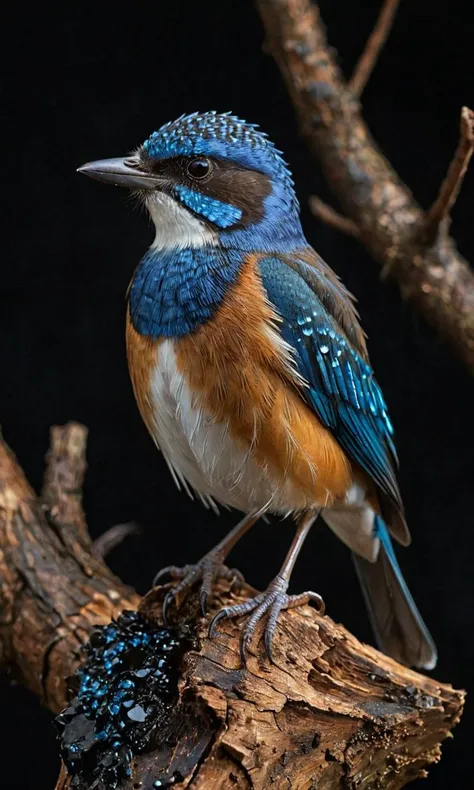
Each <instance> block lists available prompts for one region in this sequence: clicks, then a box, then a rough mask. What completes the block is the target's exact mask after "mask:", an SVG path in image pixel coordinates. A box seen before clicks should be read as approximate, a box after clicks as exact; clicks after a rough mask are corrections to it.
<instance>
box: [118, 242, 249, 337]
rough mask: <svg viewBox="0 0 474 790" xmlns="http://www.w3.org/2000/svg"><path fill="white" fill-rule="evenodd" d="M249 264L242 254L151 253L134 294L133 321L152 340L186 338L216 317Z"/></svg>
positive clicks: (139, 273) (135, 281)
mask: <svg viewBox="0 0 474 790" xmlns="http://www.w3.org/2000/svg"><path fill="white" fill-rule="evenodd" d="M243 261H244V253H243V252H241V251H239V250H232V249H231V250H223V249H221V248H218V247H200V248H197V249H184V250H159V251H157V250H149V251H148V253H147V254H146V255H145V257H144V258H143V259H142V261H141V262H140V264H139V266H138V268H137V270H136V272H135V275H134V277H133V280H132V284H131V286H130V291H129V303H130V317H131V321H132V324H133V326H134V328H135V329H136V331H137V332H139V334H141V335H146V336H148V337H153V338H158V337H183V336H184V335H187V334H189V333H190V332H193V331H195V330H196V329H197V328H198V327H199V326H201V325H202V324H204V323H205V322H206V321H208V320H209V319H210V318H212V316H213V314H214V313H215V311H216V310H217V308H218V307H219V305H220V304H221V303H222V300H223V298H224V296H225V294H226V292H227V290H228V288H229V287H230V286H231V285H232V284H233V283H234V282H235V280H236V278H237V275H238V273H239V271H240V268H241V266H242V263H243Z"/></svg>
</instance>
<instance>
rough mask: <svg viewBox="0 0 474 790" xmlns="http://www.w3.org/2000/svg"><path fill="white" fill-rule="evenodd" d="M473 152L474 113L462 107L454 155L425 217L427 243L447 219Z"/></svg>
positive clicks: (434, 237)
mask: <svg viewBox="0 0 474 790" xmlns="http://www.w3.org/2000/svg"><path fill="white" fill-rule="evenodd" d="M473 150H474V112H473V111H472V110H470V109H469V107H463V108H462V110H461V122H460V128H459V143H458V147H457V149H456V153H455V154H454V157H453V159H452V161H451V164H450V165H449V169H448V172H447V175H446V178H445V179H444V181H443V183H442V184H441V187H440V190H439V194H438V197H437V198H436V200H435V202H434V203H433V205H432V206H431V208H430V210H429V211H428V213H427V215H426V219H425V233H426V236H427V240H428V242H429V243H432V242H433V241H434V240H435V239H436V236H437V235H438V233H439V231H440V227H441V225H442V223H443V222H445V221H446V220H447V219H448V218H449V213H450V211H451V209H452V207H453V206H454V203H455V202H456V198H457V196H458V194H459V190H460V189H461V186H462V182H463V181H464V176H465V175H466V170H467V168H468V165H469V161H470V159H471V156H472V152H473Z"/></svg>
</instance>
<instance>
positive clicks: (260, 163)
mask: <svg viewBox="0 0 474 790" xmlns="http://www.w3.org/2000/svg"><path fill="white" fill-rule="evenodd" d="M143 147H144V149H145V151H146V153H147V154H148V155H149V156H150V157H152V158H153V159H167V158H169V157H173V156H192V155H194V154H202V155H204V156H212V157H216V158H222V159H227V160H231V161H234V162H236V163H237V164H240V165H242V166H243V167H247V168H251V169H254V170H260V171H261V172H263V173H266V174H267V175H268V176H270V177H271V178H278V179H281V180H282V181H284V183H285V186H286V187H287V188H288V190H289V191H293V180H292V178H291V174H290V171H289V169H288V167H287V165H286V163H285V161H284V159H283V158H282V156H281V151H279V150H278V149H277V148H275V146H274V144H273V143H272V142H271V141H270V140H269V139H268V137H267V135H266V134H265V133H264V132H260V131H259V130H258V128H257V125H256V124H253V123H246V122H245V121H242V120H241V119H240V118H237V117H236V116H235V115H230V114H229V113H222V114H219V113H216V112H215V111H211V112H204V113H199V112H195V113H192V114H191V115H182V116H181V117H180V118H178V119H177V120H176V121H170V122H169V123H165V125H164V126H162V127H161V129H159V130H158V131H157V132H153V134H152V135H151V136H150V137H149V138H148V140H147V141H146V142H145V143H144V146H143Z"/></svg>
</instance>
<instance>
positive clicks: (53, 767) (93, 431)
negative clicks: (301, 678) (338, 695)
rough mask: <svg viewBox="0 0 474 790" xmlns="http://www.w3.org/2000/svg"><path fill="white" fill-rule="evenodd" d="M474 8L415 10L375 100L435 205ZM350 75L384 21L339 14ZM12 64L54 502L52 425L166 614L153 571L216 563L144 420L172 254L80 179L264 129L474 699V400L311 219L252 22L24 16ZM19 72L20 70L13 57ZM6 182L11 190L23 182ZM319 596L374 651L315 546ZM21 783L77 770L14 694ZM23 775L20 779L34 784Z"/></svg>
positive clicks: (242, 16)
mask: <svg viewBox="0 0 474 790" xmlns="http://www.w3.org/2000/svg"><path fill="white" fill-rule="evenodd" d="M470 5H471V4H470V3H469V2H468V0H464V1H463V0H451V2H450V3H449V4H445V3H443V4H441V3H438V4H436V3H432V2H431V1H430V0H418V2H416V3H413V2H411V3H410V2H405V3H402V8H401V11H400V13H399V16H398V19H397V21H396V24H395V27H394V30H393V33H392V35H391V38H390V40H389V42H388V44H387V46H386V48H385V51H384V53H383V55H382V57H381V59H380V63H379V65H378V67H377V70H376V72H375V74H374V75H373V77H372V79H371V80H370V83H369V85H368V87H367V90H366V92H365V94H364V111H365V115H366V118H367V121H368V123H369V125H370V127H371V129H372V131H373V133H374V135H375V138H376V139H377V140H378V141H379V143H380V145H381V147H382V149H383V151H384V152H385V153H386V155H387V156H388V157H389V159H390V160H391V161H392V163H393V164H394V166H395V167H396V169H397V170H398V171H399V172H400V173H401V175H402V177H403V178H404V179H405V180H406V181H407V183H408V184H409V185H410V187H411V188H412V189H413V191H414V194H415V195H416V197H417V199H418V200H419V201H420V202H421V203H422V204H423V205H424V206H427V205H429V203H430V201H431V200H432V199H433V197H434V195H435V193H436V191H437V188H438V184H439V182H440V179H441V178H442V177H443V174H444V172H445V169H446V166H447V162H448V160H449V158H450V156H451V154H452V151H453V150H454V147H455V145H456V142H457V127H458V117H459V110H460V107H461V105H462V104H465V103H466V104H468V103H471V106H472V102H474V95H473V82H472V75H473V70H472V27H471V25H470V24H469V22H470V20H469V19H468V18H467V14H468V11H469V7H470ZM321 7H322V11H323V15H324V18H325V20H326V23H327V25H328V28H329V36H330V40H331V42H332V44H333V45H335V46H336V47H337V48H338V49H339V53H340V57H341V62H342V65H343V68H344V70H345V71H346V73H350V70H351V67H352V65H353V64H354V62H355V59H356V58H357V55H358V53H359V52H360V50H361V48H362V46H363V44H364V39H365V37H366V35H367V33H368V32H369V30H370V27H371V25H372V23H373V21H374V19H375V16H376V13H377V10H378V7H379V0H370V2H369V0H365V2H364V3H362V4H360V3H359V4H354V3H353V2H350V0H337V2H331V1H330V0H324V1H323V2H322V3H321ZM4 30H5V31H6V33H7V37H8V45H9V47H11V59H10V60H9V63H8V70H7V72H6V74H5V79H4V81H3V87H2V109H3V111H4V120H3V122H2V126H3V128H4V129H6V131H7V133H8V135H9V140H8V141H7V142H6V143H5V144H4V147H3V152H2V153H3V156H2V163H1V171H2V180H3V187H2V190H1V197H2V200H3V202H4V204H5V209H6V211H5V212H4V216H5V217H6V223H5V227H4V230H3V236H2V247H3V250H2V259H3V266H2V276H1V285H0V296H1V305H0V331H1V338H2V342H1V344H0V371H1V380H2V384H1V391H0V398H1V401H0V416H1V421H2V424H3V428H4V433H5V436H6V438H7V440H8V441H9V442H10V444H11V445H12V446H13V448H14V449H15V451H16V452H17V454H18V456H19V458H20V461H21V462H22V464H23V465H24V468H25V470H26V472H27V474H28V475H29V477H30V479H31V480H32V482H33V483H34V484H35V485H36V486H38V485H39V483H40V480H41V474H42V466H43V454H44V452H45V449H46V446H47V443H48V429H49V426H50V424H51V423H62V422H65V421H67V420H70V419H75V420H79V421H81V422H83V423H85V424H86V425H88V426H89V428H90V442H89V450H88V461H89V473H88V476H87V484H86V489H85V505H86V509H87V513H88V517H89V524H90V528H91V532H92V534H93V535H94V536H96V535H98V534H99V533H100V532H101V531H103V530H104V529H106V528H107V527H110V526H111V525H113V524H115V523H117V522H123V521H128V520H135V521H137V522H139V523H140V524H142V525H143V527H144V534H143V537H142V538H139V539H131V540H130V541H129V543H128V544H127V545H126V547H122V548H120V549H118V550H116V551H115V553H114V554H113V555H112V556H111V557H110V563H111V565H112V566H113V569H114V570H115V571H117V572H118V573H119V574H121V575H122V577H123V578H124V579H125V580H126V581H127V582H129V583H131V584H133V585H135V586H136V587H137V588H138V589H139V590H140V591H141V592H145V590H146V589H147V587H148V586H149V584H150V581H151V578H152V576H153V573H154V571H156V570H157V568H159V567H160V566H163V565H167V564H169V563H185V562H190V561H192V560H195V559H197V558H198V557H199V556H200V555H201V554H202V553H204V552H205V551H206V550H207V549H208V548H209V547H210V546H211V545H212V544H213V543H214V542H215V541H216V539H217V538H218V537H219V536H220V535H222V534H223V533H224V531H225V530H226V529H227V528H228V527H229V526H230V525H231V524H233V523H234V522H235V519H236V515H235V514H234V515H233V514H230V513H226V514H224V515H223V516H222V517H221V518H220V519H218V518H217V517H216V516H214V515H212V514H210V513H208V512H207V511H205V510H204V509H203V508H202V507H201V506H200V505H199V504H197V503H193V502H191V501H190V500H188V499H187V497H186V496H185V495H182V494H180V493H178V491H176V490H175V488H174V486H173V484H172V481H171V478H170V476H169V473H168V471H167V469H166V467H165V464H164V462H163V460H162V458H161V457H160V456H159V454H158V453H157V451H156V449H155V447H154V445H153V444H152V442H151V440H150V439H149V437H148V435H147V433H146V431H145V428H144V427H143V425H142V423H141V420H140V418H139V415H138V412H137V409H136V406H135V403H134V399H133V395H132V390H131V386H130V382H129V379H128V374H127V369H126V362H125V349H124V294H125V290H126V288H127V284H128V282H129V280H130V277H131V274H132V271H133V269H134V267H135V265H136V264H137V262H138V260H139V259H140V256H141V255H142V254H143V252H144V250H145V249H146V247H147V244H148V243H149V242H150V240H151V238H152V229H151V228H150V226H149V224H147V220H146V219H145V217H143V216H140V214H139V212H137V211H135V210H134V209H133V207H132V205H131V203H130V202H127V198H126V195H125V193H124V192H122V191H121V190H113V189H109V188H106V187H103V186H102V185H99V184H94V183H92V182H91V181H89V180H88V179H85V178H84V177H80V176H77V175H76V174H75V168H76V167H77V166H78V165H80V164H82V163H83V162H85V161H88V160H90V159H94V158H101V157H107V156H116V155H120V154H123V153H125V152H127V151H129V150H130V149H131V148H133V147H134V146H135V145H136V144H138V143H139V142H141V141H142V140H143V139H145V137H147V136H148V135H149V133H150V132H151V131H153V130H154V129H156V128H157V127H159V126H160V125H161V124H162V123H163V122H165V121H167V120H169V119H173V118H175V117H176V116H178V115H179V114H181V113H182V112H190V111H193V110H197V109H199V110H207V109H216V110H219V111H225V110H229V109H230V110H232V111H233V112H235V113H237V114H239V115H240V116H242V117H244V118H246V119H247V120H251V121H256V122H258V123H260V124H261V126H262V128H263V129H264V130H266V131H267V132H268V133H269V134H270V135H271V137H272V138H273V139H274V140H275V141H276V143H277V145H278V147H280V148H282V149H283V150H284V151H285V153H286V157H287V159H288V161H289V162H290V165H291V167H292V168H293V171H294V175H295V180H296V185H297V190H298V194H299V197H300V199H301V203H302V206H303V214H304V225H305V229H306V231H307V236H308V239H309V241H310V242H311V243H312V244H313V245H314V246H315V247H316V249H317V250H318V251H319V252H320V253H321V254H322V255H323V256H324V258H326V260H328V261H329V262H330V263H331V265H332V266H333V267H334V269H335V270H336V271H337V272H338V273H339V274H340V275H341V276H342V277H343V279H344V281H345V283H346V284H347V285H348V286H349V287H350V289H351V290H352V291H354V293H355V294H356V295H357V298H358V300H359V306H360V312H361V316H362V321H363V325H364V327H365V329H366V330H367V332H368V334H369V339H370V351H371V356H372V361H373V364H374V366H375V369H376V371H377V374H378V378H379V380H380V382H381V384H382V386H383V388H384V391H385V394H386V399H387V401H388V404H389V407H390V410H391V413H392V416H393V419H394V422H395V426H396V429H397V440H398V447H399V452H400V458H401V471H400V482H401V489H402V492H403V495H404V498H405V502H406V508H407V513H408V521H409V524H410V525H411V528H412V532H413V536H414V541H413V545H412V547H411V548H410V549H409V550H406V551H404V552H403V557H402V563H403V567H404V570H405V572H406V576H407V579H408V581H409V583H410V586H411V588H412V590H413V593H414V595H415V598H416V599H417V601H418V603H419V606H420V608H421V610H422V612H423V613H424V615H425V617H426V620H427V621H428V623H429V625H430V627H431V629H432V631H433V634H434V636H435V638H436V641H437V643H438V645H439V652H440V661H439V666H438V668H437V669H436V671H435V676H436V677H437V678H439V679H440V680H443V681H450V682H452V683H453V684H454V685H455V686H457V687H468V688H469V687H470V686H471V682H470V681H471V678H472V674H473V672H472V665H473V659H474V635H473V626H474V615H473V606H474V593H473V582H472V578H473V573H472V560H473V545H472V537H471V535H472V514H471V495H472V485H473V474H474V462H473V451H472V444H473V442H472V440H473V431H472V411H473V395H474V387H473V382H472V379H471V378H470V377H469V376H468V375H467V373H465V372H464V370H463V369H462V368H461V367H460V365H458V363H457V362H456V361H454V360H453V358H452V357H451V354H450V352H449V351H448V350H446V348H445V347H444V346H443V345H442V343H441V342H440V341H439V340H438V338H437V337H436V336H435V334H434V333H433V332H431V331H430V330H428V329H427V328H426V327H425V325H424V323H423V321H422V320H421V319H420V318H418V317H417V316H415V315H414V314H413V313H412V311H411V309H410V307H409V306H407V305H405V304H403V302H402V301H401V298H400V295H399V293H398V290H397V289H396V288H395V287H394V286H393V285H391V284H390V283H388V284H383V283H381V281H380V279H379V270H378V268H377V266H376V265H375V264H374V263H373V262H372V261H371V260H370V259H369V257H368V255H367V254H366V253H365V251H364V250H363V249H362V248H361V247H360V246H359V245H358V244H357V242H355V241H354V240H351V239H347V238H344V237H342V236H340V235H338V234H337V233H335V232H334V231H332V230H329V229H328V228H326V227H324V226H322V225H321V224H320V223H319V222H318V221H316V220H315V219H314V218H312V217H311V215H310V213H309V212H308V210H307V200H308V196H309V195H310V194H312V193H313V192H316V193H318V194H319V195H322V196H323V197H329V192H328V189H327V186H326V185H325V183H324V181H323V179H322V177H321V175H320V173H319V172H318V168H317V167H316V166H315V164H314V163H313V161H312V160H311V158H310V157H309V156H308V154H307V151H306V148H305V145H304V142H303V141H302V140H301V138H300V137H299V136H298V132H297V128H296V124H295V119H294V115H293V110H292V107H291V105H290V103H289V101H288V99H287V96H286V92H285V89H284V87H283V85H282V82H281V79H280V75H279V73H278V71H277V69H276V67H275V65H274V63H273V61H272V60H271V59H270V58H269V57H268V56H266V55H265V54H263V53H262V41H263V33H262V28H261V25H260V21H259V19H258V17H257V14H256V12H255V10H254V9H253V7H252V4H251V3H250V2H242V0H225V2H224V0H216V2H209V0H207V1H206V2H204V0H203V2H196V1H195V0H193V1H191V0H189V1H188V2H186V0H173V2H169V3H168V2H164V1H162V2H157V0H155V2H149V1H148V2H142V3H132V2H128V3H125V2H124V3H121V4H120V3H114V4H112V3H97V2H90V1H89V0H87V1H84V0H83V1H82V2H81V3H76V4H72V3H69V4H68V3H65V4H61V5H57V6H53V5H52V4H50V3H48V2H47V0H45V2H42V3H34V4H33V3H31V4H29V6H28V4H27V5H23V6H21V4H20V5H19V6H18V8H17V10H16V12H15V15H14V16H12V17H11V19H10V23H9V24H5V25H4ZM4 51H5V48H4ZM5 175H6V181H5ZM473 198H474V174H473V173H472V172H471V173H469V174H468V176H467V178H466V184H465V186H464V188H463V192H462V194H461V198H460V200H459V203H458V205H457V206H456V208H455V210H454V221H453V231H454V235H455V236H456V238H457V240H458V243H459V246H460V248H461V250H462V251H463V252H464V253H465V254H466V255H467V256H468V257H470V258H471V260H474V238H473V233H472V226H473V217H472V205H473ZM290 534H291V527H290V526H289V525H288V524H277V525H271V526H265V525H263V524H262V525H261V526H259V527H258V528H256V529H255V530H254V531H253V532H252V533H251V534H250V535H249V536H248V537H246V538H245V540H244V541H243V542H242V544H241V545H240V546H239V547H238V548H237V549H236V550H235V553H234V555H233V557H232V563H233V564H237V565H238V566H239V567H240V568H241V569H242V570H243V571H244V573H245V575H246V576H247V578H248V579H249V581H250V582H252V583H253V584H255V585H256V586H258V587H262V586H263V585H265V584H266V582H267V581H268V580H269V579H270V578H272V576H273V575H274V573H275V572H276V570H277V569H278V567H279V564H280V562H281V559H282V557H283V554H284V552H285V550H286V546H287V543H288V541H289V539H290ZM307 588H314V589H316V590H318V591H320V592H321V593H322V594H323V595H324V598H325V599H326V603H327V607H328V610H329V613H330V614H331V615H332V616H333V617H334V618H336V620H338V619H340V620H342V621H343V622H344V623H345V625H346V626H348V627H349V628H350V629H352V630H353V631H354V632H355V633H356V634H357V635H358V636H360V637H361V638H364V639H371V636H370V632H369V628H368V625H367V620H366V615H365V611H364V608H363V603H362V600H361V596H360V593H359V590H358V586H357V582H356V579H355V576H354V573H353V569H352V566H351V562H350V558H349V556H348V552H347V551H346V550H345V548H344V547H343V546H342V545H340V544H338V542H337V541H336V539H335V538H334V537H333V536H332V534H330V532H329V530H326V529H324V528H323V527H321V528H320V529H316V530H314V533H313V534H312V535H311V537H310V539H309V540H308V545H307V546H306V550H305V551H304V552H303V555H302V557H301V559H300V560H299V561H298V565H297V568H296V570H295V573H294V583H293V589H294V590H295V591H297V590H298V591H299V590H304V589H307ZM0 691H1V694H2V705H1V706H0V707H1V712H0V728H1V730H2V734H1V738H0V750H1V761H2V774H4V772H6V774H7V775H8V771H9V770H10V771H11V772H13V771H15V774H16V780H15V781H14V782H13V783H12V784H11V786H15V788H18V790H50V788H51V787H52V786H53V783H54V780H55V777H56V772H57V767H58V765H57V764H58V761H57V756H56V745H55V740H54V735H53V730H52V727H51V726H50V718H49V716H48V714H47V713H46V712H44V711H42V710H41V709H40V708H39V706H38V704H37V702H36V701H35V699H33V697H32V696H30V695H29V694H27V693H26V692H24V691H23V690H21V689H19V688H15V687H9V686H8V684H7V683H5V682H4V683H3V685H1V686H0ZM473 724H474V722H473V719H472V716H471V714H470V710H469V707H468V710H467V711H466V714H465V717H464V720H463V722H462V723H461V725H460V726H459V727H458V728H457V729H456V731H455V738H454V741H452V742H448V743H446V745H445V747H444V749H443V752H444V757H443V760H442V762H441V765H440V766H439V767H436V768H433V770H432V772H431V774H430V778H429V779H428V781H427V782H425V783H424V784H423V785H421V786H422V787H425V788H430V789H431V790H434V789H435V788H445V787H446V786H447V785H448V784H449V783H451V785H453V786H455V787H463V786H465V785H464V782H463V776H464V775H465V776H466V783H467V782H468V781H469V780H467V773H468V771H469V770H470V766H471V763H472V755H471V751H472V746H471V743H472V738H471V730H470V728H472V726H473ZM18 766H19V768H18Z"/></svg>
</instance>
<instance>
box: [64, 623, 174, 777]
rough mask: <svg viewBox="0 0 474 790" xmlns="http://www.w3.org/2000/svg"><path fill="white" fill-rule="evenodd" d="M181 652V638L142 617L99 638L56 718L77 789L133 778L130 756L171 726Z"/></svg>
mask: <svg viewBox="0 0 474 790" xmlns="http://www.w3.org/2000/svg"><path fill="white" fill-rule="evenodd" d="M183 650H184V640H183V638H181V637H179V635H177V634H176V633H175V632H173V631H171V630H170V629H167V628H160V629H154V628H150V625H149V624H148V623H147V621H146V620H144V618H143V617H142V616H141V615H140V614H138V612H133V611H125V612H123V614H122V615H121V616H120V617H119V618H118V619H117V620H116V621H112V623H110V625H108V626H102V627H99V628H98V629H97V631H95V632H94V634H93V635H92V637H91V639H90V641H89V643H88V645H87V647H86V651H87V659H86V661H85V663H84V664H83V665H82V666H81V667H80V668H79V670H78V671H77V673H76V676H75V677H74V678H72V682H71V685H72V684H73V683H75V685H76V696H75V697H74V698H73V699H72V700H71V702H70V705H69V707H68V708H66V709H65V710H64V711H63V712H62V713H61V714H60V715H59V716H58V717H57V718H56V726H57V729H58V732H59V736H60V739H61V755H62V758H63V760H64V762H65V765H66V767H67V769H68V771H69V773H70V774H72V775H73V779H72V783H71V787H72V788H74V790H86V789H87V788H89V787H91V786H93V787H94V788H97V790H106V788H107V790H113V788H115V787H117V784H118V783H119V781H120V780H121V779H123V778H125V777H127V776H130V775H131V772H132V769H131V762H132V758H133V755H134V754H136V753H139V752H141V751H143V750H144V749H145V748H146V747H147V746H148V745H149V744H150V742H151V740H152V738H153V736H154V735H155V734H156V732H157V730H158V728H160V727H163V726H165V725H166V723H167V722H168V720H169V716H170V711H171V708H172V705H173V701H174V699H175V697H176V693H177V680H178V665H179V659H180V656H181V654H182V652H183ZM157 781H158V783H159V780H157ZM156 786H159V784H157V785H156Z"/></svg>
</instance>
